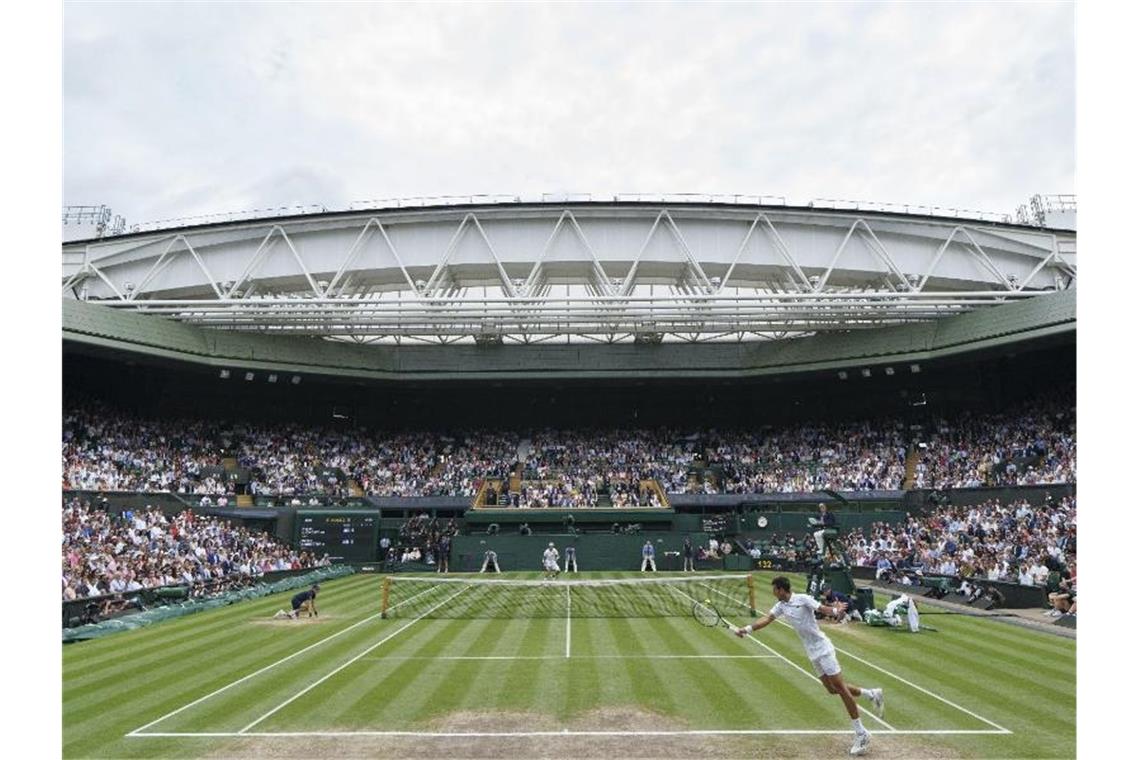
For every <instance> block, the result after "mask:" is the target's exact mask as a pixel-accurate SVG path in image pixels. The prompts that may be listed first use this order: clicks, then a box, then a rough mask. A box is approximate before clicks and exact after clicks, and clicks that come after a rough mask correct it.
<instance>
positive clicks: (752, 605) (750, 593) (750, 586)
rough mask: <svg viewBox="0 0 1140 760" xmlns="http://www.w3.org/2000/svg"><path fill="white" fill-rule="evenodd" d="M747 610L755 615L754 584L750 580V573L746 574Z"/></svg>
mask: <svg viewBox="0 0 1140 760" xmlns="http://www.w3.org/2000/svg"><path fill="white" fill-rule="evenodd" d="M748 611H749V612H751V613H752V617H756V584H755V583H754V582H753V580H752V573H749V574H748Z"/></svg>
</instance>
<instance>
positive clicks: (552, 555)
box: [542, 546, 558, 568]
mask: <svg viewBox="0 0 1140 760" xmlns="http://www.w3.org/2000/svg"><path fill="white" fill-rule="evenodd" d="M542 564H543V565H544V566H545V567H548V568H554V567H557V566H558V550H557V549H555V548H554V547H553V546H549V547H547V549H546V551H544V552H543V553H542Z"/></svg>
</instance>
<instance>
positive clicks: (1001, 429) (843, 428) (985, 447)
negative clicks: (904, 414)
mask: <svg viewBox="0 0 1140 760" xmlns="http://www.w3.org/2000/svg"><path fill="white" fill-rule="evenodd" d="M524 442H527V444H528V445H526V446H521V447H520V444H523V443H524ZM62 449H63V451H62V454H63V455H62V459H63V487H64V489H65V490H93V491H110V490H124V491H171V492H175V493H183V494H194V495H202V496H205V497H211V498H216V497H217V496H225V497H232V496H233V495H235V494H236V493H241V492H245V493H250V494H253V495H261V494H265V495H281V496H286V497H293V496H302V495H304V496H306V497H308V496H312V495H322V496H331V497H346V496H349V495H372V496H394V497H414V496H465V497H473V496H474V495H475V494H476V493H477V492H478V490H479V488H480V486H481V485H482V483H483V482H484V481H486V480H492V481H495V482H498V483H501V482H503V481H505V480H507V479H509V477H510V475H511V474H512V472H518V474H519V475H520V476H521V480H522V481H523V482H524V483H525V484H526V486H525V488H524V490H523V492H522V493H518V492H516V493H515V494H513V495H511V497H510V501H509V502H508V503H511V504H515V505H520V506H521V505H530V506H550V507H580V506H593V505H596V504H598V502H599V498H600V497H602V496H603V495H604V498H605V499H607V500H608V501H609V502H610V503H613V504H615V505H619V506H620V505H633V504H651V503H652V502H653V500H654V499H655V498H657V497H656V491H655V490H647V489H645V488H643V487H642V485H641V484H642V482H643V481H646V480H656V481H657V482H658V483H660V484H661V487H662V488H663V489H664V491H665V492H667V493H685V492H703V493H774V492H810V491H816V490H842V491H847V490H853V491H861V490H875V489H888V490H893V489H899V488H903V487H904V485H906V484H905V482H904V481H905V477H906V467H907V460H908V457H910V458H912V459H913V460H914V461H915V469H914V482H913V487H916V488H958V487H970V486H981V485H1035V484H1042V483H1068V482H1075V480H1076V467H1075V462H1076V415H1075V405H1074V401H1073V395H1072V394H1071V393H1069V392H1068V391H1066V390H1062V391H1059V392H1058V393H1057V394H1056V395H1055V396H1053V397H1051V398H1045V399H1037V400H1034V401H1032V402H1027V403H1026V404H1023V405H1021V406H1019V407H1017V408H1014V409H1010V410H1008V411H1005V412H1000V413H994V414H970V413H964V414H962V415H960V416H957V417H955V418H953V419H951V420H933V421H931V422H930V423H928V424H927V425H926V426H915V425H909V426H908V425H904V423H903V422H902V421H901V420H899V419H885V420H878V421H875V422H871V421H861V422H844V423H831V424H823V423H818V422H804V423H801V424H798V425H791V426H787V427H783V428H774V427H764V428H761V429H759V430H756V429H739V430H725V429H722V430H698V431H695V432H692V431H683V430H676V429H665V428H661V429H653V430H647V429H610V430H597V429H580V430H549V429H542V430H535V431H512V432H506V431H490V430H489V431H461V432H451V433H448V434H438V433H428V432H402V433H385V432H383V431H377V430H369V429H363V428H353V429H349V428H320V427H305V426H302V425H296V424H279V425H267V424H262V425H236V424H223V423H208V422H203V421H201V420H197V421H195V420H184V419H169V420H154V419H143V418H136V417H132V416H129V415H124V414H121V413H117V412H114V411H113V410H111V409H109V408H107V407H103V406H100V405H96V404H90V405H86V406H82V405H78V406H75V405H73V406H71V407H69V408H67V409H65V411H64V429H63V447H62ZM520 449H521V450H520ZM520 454H521V455H522V457H523V458H522V462H521V471H517V470H516V466H517V465H516V463H517V462H518V460H519V456H520ZM228 460H232V462H231V463H230V467H229V469H228V470H227V469H226V468H225V467H224V465H225V463H226V462H227V461H228ZM233 462H236V467H235V466H234V465H233ZM237 472H240V473H241V477H238V476H237V475H235V473H237ZM356 489H359V490H358V492H357V491H356ZM501 498H504V499H505V498H507V496H506V495H505V494H504V495H503V496H502V497H501Z"/></svg>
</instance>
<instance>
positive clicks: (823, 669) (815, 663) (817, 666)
mask: <svg viewBox="0 0 1140 760" xmlns="http://www.w3.org/2000/svg"><path fill="white" fill-rule="evenodd" d="M811 669H812V670H814V671H815V674H816V675H817V676H834V675H838V674H839V660H837V659H835V652H828V653H827V654H825V655H823V656H822V657H817V658H815V659H814V660H812V661H811Z"/></svg>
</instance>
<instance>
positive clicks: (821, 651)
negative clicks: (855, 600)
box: [735, 575, 883, 755]
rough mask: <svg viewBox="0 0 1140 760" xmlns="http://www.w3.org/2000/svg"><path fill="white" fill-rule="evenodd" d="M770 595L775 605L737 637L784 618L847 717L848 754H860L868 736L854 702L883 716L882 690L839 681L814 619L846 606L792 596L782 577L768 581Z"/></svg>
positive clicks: (840, 611) (828, 645)
mask: <svg viewBox="0 0 1140 760" xmlns="http://www.w3.org/2000/svg"><path fill="white" fill-rule="evenodd" d="M772 593H773V594H774V595H775V597H776V604H775V605H774V606H773V607H772V609H771V610H770V611H769V612H768V614H767V615H765V616H764V617H762V618H760V619H759V620H757V621H756V622H754V623H751V624H749V625H746V626H744V627H743V628H737V629H736V631H735V632H736V635H737V636H741V637H744V636H747V635H749V634H750V633H752V632H753V631H758V630H760V629H761V628H763V627H764V626H766V625H769V624H771V623H773V622H774V621H775V620H776V619H777V618H781V617H782V618H785V619H786V620H787V621H788V623H789V624H790V625H791V626H792V628H794V629H795V631H796V633H798V634H799V636H800V641H802V642H803V645H804V649H805V650H806V651H807V656H808V659H809V660H811V666H812V669H813V670H814V671H815V674H816V675H817V676H819V680H820V681H821V682H822V683H823V686H824V688H825V689H827V691H828V693H829V694H838V695H839V698H840V699H842V700H843V706H844V707H846V708H847V714H848V715H849V716H850V717H851V725H852V727H853V728H854V729H855V743H854V744H852V745H851V754H852V755H862V754H863V753H864V752H866V751H867V747H868V746H870V744H871V733H870V732H869V731H868V730H867V729H866V728H864V727H863V721H862V720H860V719H859V707H858V706H857V705H856V704H855V700H856V699H857V698H859V697H867V698H868V699H869V700H871V704H872V705H874V706H875V712H876V713H878V714H879V715H880V716H882V714H883V690H882V689H862V688H859V687H858V686H848V685H847V684H846V683H844V681H843V674H842V673H841V672H840V670H839V660H837V659H836V658H835V645H833V644H832V643H831V640H830V639H829V638H827V636H825V635H824V633H823V631H821V630H819V623H817V622H816V620H815V613H816V610H819V611H820V612H822V613H823V614H825V615H831V616H833V617H839V616H841V615H843V614H844V613H845V612H846V611H847V605H846V604H844V603H843V602H836V603H835V604H833V605H830V606H829V605H825V604H820V603H819V602H817V601H816V600H815V599H812V598H811V597H810V596H808V595H807V594H793V593H792V586H791V583H789V582H788V579H787V578H785V577H784V576H782V575H781V576H779V577H777V578H773V579H772Z"/></svg>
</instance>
